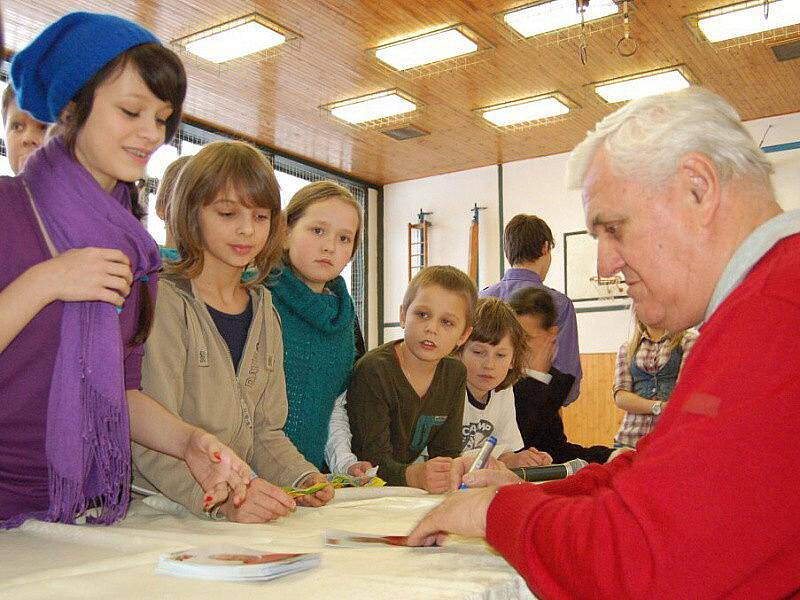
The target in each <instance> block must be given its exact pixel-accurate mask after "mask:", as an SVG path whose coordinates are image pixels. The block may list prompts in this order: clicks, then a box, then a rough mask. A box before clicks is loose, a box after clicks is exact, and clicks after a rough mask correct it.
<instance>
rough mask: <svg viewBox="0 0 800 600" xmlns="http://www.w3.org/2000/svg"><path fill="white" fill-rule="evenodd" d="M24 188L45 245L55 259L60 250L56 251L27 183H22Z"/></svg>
mask: <svg viewBox="0 0 800 600" xmlns="http://www.w3.org/2000/svg"><path fill="white" fill-rule="evenodd" d="M22 187H24V188H25V193H26V194H27V196H28V202H30V204H31V210H33V216H34V217H36V222H37V223H38V224H39V230H40V231H41V232H42V237H43V238H44V242H45V244H47V249H48V250H49V251H50V254H51V255H52V256H53V257H56V256H58V254H59V253H58V250H56V247H55V245H54V244H53V240H52V239H50V234H49V233H47V229H45V227H44V221H42V217H41V215H40V214H39V209H38V208H36V202H34V200H33V194H31V190H30V188H29V187H28V184H27V183H25V181H22Z"/></svg>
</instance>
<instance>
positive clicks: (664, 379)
mask: <svg viewBox="0 0 800 600" xmlns="http://www.w3.org/2000/svg"><path fill="white" fill-rule="evenodd" d="M634 320H635V322H636V329H635V331H634V333H633V336H632V337H631V339H630V340H629V341H628V342H627V343H626V344H623V345H622V346H620V349H619V352H618V353H617V367H616V371H615V374H614V387H613V394H614V402H615V404H616V405H617V406H618V407H619V408H621V409H622V410H624V411H625V417H624V418H623V419H622V424H621V425H620V428H619V431H618V432H617V435H616V437H615V438H614V446H615V447H617V448H620V447H625V446H627V447H630V448H635V447H636V444H637V443H638V442H639V440H640V439H641V438H642V437H644V436H645V435H646V434H648V433H650V432H651V431H652V430H653V428H654V427H655V425H656V422H657V421H658V417H659V416H660V415H661V412H662V410H663V409H664V404H666V402H667V400H669V396H670V394H671V393H672V389H673V388H674V387H675V383H676V382H677V380H678V374H679V373H680V371H681V369H682V368H683V364H684V362H685V361H686V357H687V356H688V355H689V351H690V350H691V348H692V346H693V345H694V343H695V341H696V340H697V336H698V334H697V332H696V331H694V330H693V329H684V330H682V331H678V332H675V333H670V332H668V331H665V330H663V329H658V328H656V327H650V326H647V325H644V324H643V323H642V322H641V321H640V320H639V318H638V317H637V316H636V315H635V313H634ZM631 357H633V360H631Z"/></svg>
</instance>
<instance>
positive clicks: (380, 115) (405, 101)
mask: <svg viewBox="0 0 800 600" xmlns="http://www.w3.org/2000/svg"><path fill="white" fill-rule="evenodd" d="M325 108H327V109H328V110H329V111H330V112H331V114H332V115H333V116H334V117H336V118H337V119H341V120H342V121H347V122H348V123H353V124H358V123H368V122H369V121H377V120H378V119H385V118H387V117H393V116H396V115H402V114H405V113H409V112H413V111H415V110H416V109H417V104H416V103H415V102H412V101H411V100H410V99H409V98H407V97H405V96H404V95H403V94H401V93H400V92H399V91H398V90H387V91H384V92H377V93H375V94H370V95H368V96H361V97H359V98H352V99H351V100H344V101H342V102H337V103H335V104H332V105H329V106H327V107H325Z"/></svg>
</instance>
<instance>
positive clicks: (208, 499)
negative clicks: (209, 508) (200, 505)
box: [206, 496, 214, 504]
mask: <svg viewBox="0 0 800 600" xmlns="http://www.w3.org/2000/svg"><path fill="white" fill-rule="evenodd" d="M213 499H214V497H213V496H206V504H208V503H209V502H211V501H212V500H213Z"/></svg>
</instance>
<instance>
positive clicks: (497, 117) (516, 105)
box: [479, 95, 570, 127]
mask: <svg viewBox="0 0 800 600" xmlns="http://www.w3.org/2000/svg"><path fill="white" fill-rule="evenodd" d="M569 111H570V107H569V105H568V104H567V102H565V101H562V100H561V99H560V98H558V97H556V96H555V95H548V96H539V97H536V98H526V99H523V100H515V101H513V102H505V103H503V104H498V105H496V106H489V107H486V108H482V109H480V110H479V112H480V114H481V116H482V117H483V118H484V119H486V120H487V121H489V122H490V123H491V124H492V125H495V126H497V127H509V126H511V125H518V124H519V123H527V122H531V121H539V120H541V119H548V118H551V117H557V116H560V115H564V114H567V113H568V112H569Z"/></svg>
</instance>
